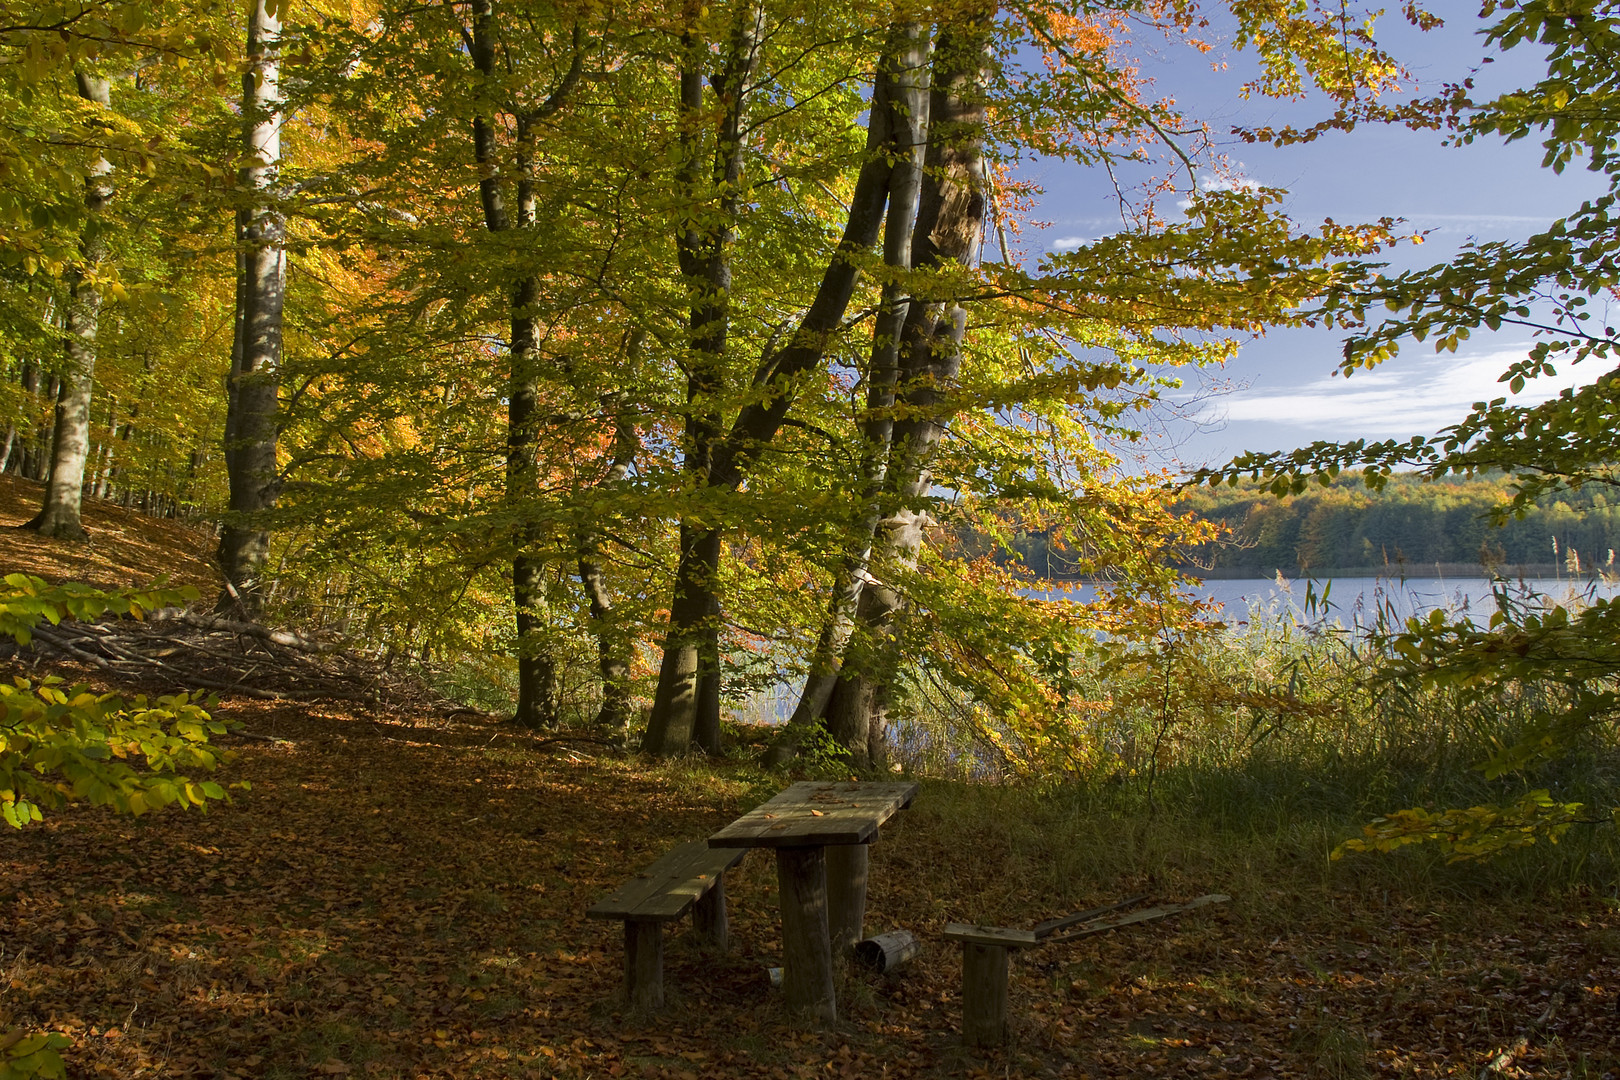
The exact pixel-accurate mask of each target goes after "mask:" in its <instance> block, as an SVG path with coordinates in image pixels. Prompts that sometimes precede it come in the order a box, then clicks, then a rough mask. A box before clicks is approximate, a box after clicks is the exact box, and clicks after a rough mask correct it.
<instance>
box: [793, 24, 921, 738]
mask: <svg viewBox="0 0 1620 1080" xmlns="http://www.w3.org/2000/svg"><path fill="white" fill-rule="evenodd" d="M894 32H895V38H894V40H893V42H892V44H891V47H890V54H889V56H888V57H886V63H888V64H889V65H890V67H891V68H892V75H890V82H889V84H887V85H885V84H884V83H882V82H880V83H879V87H878V89H879V90H880V91H881V94H878V95H874V99H873V108H878V107H879V106H880V105H881V106H882V107H883V108H886V109H888V110H889V114H890V120H889V122H890V124H891V125H892V126H893V134H892V136H891V139H890V141H891V142H892V143H893V144H894V145H895V146H896V147H898V148H901V150H902V151H903V152H902V153H901V154H900V155H899V156H898V158H897V160H896V162H895V168H894V172H893V173H892V175H891V176H890V180H889V208H888V215H887V217H886V219H885V220H884V224H883V264H884V268H885V270H886V271H887V272H888V274H889V275H890V276H889V279H888V280H887V281H885V282H884V283H883V294H882V298H881V299H880V301H879V303H878V314H877V320H876V323H875V325H874V326H873V330H872V352H871V357H870V361H869V363H868V365H867V375H866V380H867V388H866V416H865V418H864V419H863V420H862V422H861V440H862V443H863V448H862V453H861V466H860V493H859V498H860V502H861V505H862V506H863V508H864V509H863V511H862V514H861V518H860V520H859V521H858V522H857V524H856V536H858V537H860V538H861V539H859V540H858V541H857V544H856V546H855V547H854V548H853V549H852V550H850V551H849V552H847V553H846V554H845V556H844V558H843V561H842V562H841V564H840V565H839V567H838V570H837V572H836V573H835V574H834V577H833V587H832V597H831V599H830V600H829V602H828V606H827V617H826V621H825V622H824V623H823V624H822V629H821V636H820V638H819V639H818V640H817V642H816V651H815V653H814V655H813V656H812V658H811V663H810V671H809V673H808V675H807V676H806V678H805V685H804V690H803V692H801V693H800V695H799V702H798V705H797V706H796V707H795V708H794V710H793V716H792V718H791V719H790V720H789V721H788V727H789V729H790V730H793V729H802V728H803V727H805V726H807V725H809V724H813V723H816V722H817V721H819V720H820V719H821V716H822V713H823V712H825V710H826V708H827V702H828V701H829V700H830V699H831V698H832V694H833V688H834V687H835V686H837V684H838V667H839V662H840V660H841V658H842V657H843V653H844V647H845V645H846V644H847V643H848V641H849V636H850V633H851V632H852V630H853V629H854V625H855V607H856V604H857V602H858V601H859V600H860V595H861V587H862V585H863V584H864V583H865V580H866V563H867V560H868V559H869V558H870V557H871V552H872V543H871V538H872V534H873V532H874V531H875V530H876V528H877V522H878V518H879V516H880V510H879V502H878V499H879V496H880V494H881V492H882V490H883V477H884V473H885V470H886V469H887V466H888V459H889V440H890V437H891V435H892V433H893V430H894V392H895V383H896V382H897V381H898V379H899V373H900V334H901V330H902V329H903V327H904V326H905V321H906V311H907V310H908V308H909V306H910V302H909V300H908V298H907V297H906V295H905V290H904V287H903V283H902V281H901V280H900V279H901V277H902V276H903V275H904V274H905V273H906V272H907V271H908V270H910V269H911V232H912V229H913V227H914V226H915V224H916V220H917V200H918V196H919V193H920V192H921V190H922V162H923V151H924V149H925V147H926V144H927V141H928V36H927V34H926V33H925V32H924V28H923V27H922V26H921V25H920V24H918V23H905V24H902V25H900V26H897V27H896V28H895V31H894ZM791 738H792V737H791V736H790V737H789V740H790V741H791Z"/></svg>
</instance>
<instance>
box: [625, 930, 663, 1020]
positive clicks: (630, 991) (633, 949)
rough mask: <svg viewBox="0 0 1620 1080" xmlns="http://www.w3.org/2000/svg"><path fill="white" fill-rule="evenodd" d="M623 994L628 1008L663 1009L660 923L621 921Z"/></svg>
mask: <svg viewBox="0 0 1620 1080" xmlns="http://www.w3.org/2000/svg"><path fill="white" fill-rule="evenodd" d="M624 993H625V997H626V998H627V999H629V1002H630V1007H631V1008H632V1009H637V1010H642V1011H646V1012H657V1011H658V1010H659V1009H662V1008H663V1007H664V924H663V923H661V922H654V921H653V920H651V919H626V920H624Z"/></svg>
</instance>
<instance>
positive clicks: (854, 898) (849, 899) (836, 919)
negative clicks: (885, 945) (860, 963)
mask: <svg viewBox="0 0 1620 1080" xmlns="http://www.w3.org/2000/svg"><path fill="white" fill-rule="evenodd" d="M825 850H826V852H827V924H828V930H829V931H830V932H831V934H832V954H833V958H834V959H835V960H838V959H846V960H847V959H849V958H850V957H852V956H854V955H855V943H856V942H857V941H859V940H861V939H862V938H864V937H865V936H866V871H867V865H868V862H869V861H870V854H869V853H870V851H871V848H870V847H868V846H867V845H866V844H834V845H831V846H829V847H827V848H826V849H825Z"/></svg>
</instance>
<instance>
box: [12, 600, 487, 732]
mask: <svg viewBox="0 0 1620 1080" xmlns="http://www.w3.org/2000/svg"><path fill="white" fill-rule="evenodd" d="M4 647H5V651H6V652H11V651H13V649H12V647H11V646H10V643H9V642H6V643H4ZM18 656H19V658H20V659H23V660H25V661H27V660H30V659H32V660H38V661H47V662H48V661H54V660H66V661H69V662H78V663H80V664H88V665H90V666H92V667H95V668H98V669H100V670H101V671H104V672H106V673H108V674H109V675H112V676H115V677H116V678H117V679H118V680H119V681H120V682H126V683H129V684H133V685H137V686H141V687H143V688H146V687H154V686H161V687H162V688H163V689H164V690H166V691H180V690H216V691H220V692H222V693H228V694H240V695H243V696H245V697H253V698H263V699H270V700H276V699H292V700H303V701H309V700H317V699H320V700H335V701H347V702H355V703H358V704H363V705H370V706H373V707H389V708H396V709H406V708H409V709H412V710H420V711H427V712H438V713H454V712H472V711H474V710H469V709H463V708H460V707H458V706H457V705H456V704H455V703H454V702H451V701H448V700H446V699H445V698H444V697H443V696H442V695H440V694H438V693H437V692H435V691H434V690H433V689H432V688H431V687H429V686H428V685H427V684H426V683H424V682H423V681H422V680H421V679H419V678H417V677H416V676H414V675H412V674H409V673H405V672H400V671H397V670H391V669H390V668H389V667H388V666H387V665H385V664H383V663H382V662H380V661H379V660H376V659H372V658H369V657H366V656H365V655H363V654H360V653H356V652H354V651H351V650H347V649H344V648H342V647H341V646H340V645H339V644H338V643H335V642H323V641H318V640H315V639H312V638H308V637H305V636H303V635H301V634H298V633H295V632H293V631H290V630H277V629H273V628H271V627H266V626H260V625H258V624H257V623H250V622H239V621H236V620H232V619H222V618H218V617H216V616H212V615H206V614H200V613H198V612H194V611H181V610H178V609H168V610H165V611H159V612H155V613H153V614H152V615H151V616H150V617H149V618H147V619H145V620H136V619H109V620H105V621H102V622H93V623H87V622H64V623H62V624H61V625H59V626H51V625H48V624H41V625H39V626H38V627H36V628H35V629H34V640H33V642H32V643H31V644H30V645H29V646H28V647H27V648H24V649H22V650H20V651H18Z"/></svg>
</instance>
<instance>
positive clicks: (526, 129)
mask: <svg viewBox="0 0 1620 1080" xmlns="http://www.w3.org/2000/svg"><path fill="white" fill-rule="evenodd" d="M530 137H531V126H530V121H529V120H528V119H527V118H525V117H519V118H518V123H517V144H518V150H517V158H516V162H515V164H516V166H517V173H518V179H517V202H516V206H515V207H514V209H515V210H516V220H515V221H513V223H512V224H513V226H514V227H515V228H518V229H523V230H532V229H533V228H534V223H535V197H534V179H533V177H532V175H531V174H530V169H531V168H532V159H531V154H530V152H529V140H530ZM539 302H540V281H539V279H538V278H536V277H534V276H533V275H529V276H526V277H524V278H522V279H520V280H519V281H518V283H517V285H516V286H515V287H514V288H513V290H512V300H511V303H512V343H511V348H510V350H509V353H510V359H511V363H512V371H511V375H510V378H509V381H508V383H507V392H506V393H507V412H506V498H507V501H508V502H509V503H510V504H511V505H513V506H518V507H521V506H522V505H523V504H524V503H525V502H526V501H527V500H529V499H531V498H533V497H534V494H535V492H536V491H537V490H538V488H539V483H540V472H539V465H538V460H537V455H538V454H539V450H540V373H539V370H538V362H539V356H538V354H537V351H536V346H537V344H538V343H537V341H536V340H535V316H534V311H535V305H537V304H538V303H539ZM520 513H521V511H520ZM522 517H523V524H522V525H521V526H519V528H518V535H517V537H516V538H515V539H516V541H517V552H516V553H515V554H514V555H513V556H512V601H513V605H514V606H515V607H516V609H517V640H518V702H517V714H516V716H515V717H514V719H516V720H517V722H518V724H519V725H521V726H523V727H526V728H530V729H538V728H544V727H555V726H556V724H557V710H558V706H559V700H558V699H559V697H560V696H561V694H560V690H559V685H558V679H557V662H556V659H555V657H554V656H553V655H552V652H551V648H550V645H549V643H548V642H547V641H546V636H545V631H546V628H547V626H548V625H549V624H550V619H549V618H548V615H547V610H548V607H549V605H548V604H547V601H546V582H545V570H546V564H545V560H544V559H541V558H539V557H537V556H536V555H535V547H536V545H537V544H538V543H539V542H540V539H541V537H540V533H539V530H538V529H537V528H536V527H535V526H534V525H533V524H532V523H530V522H529V520H528V515H527V514H526V513H523V514H522Z"/></svg>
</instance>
